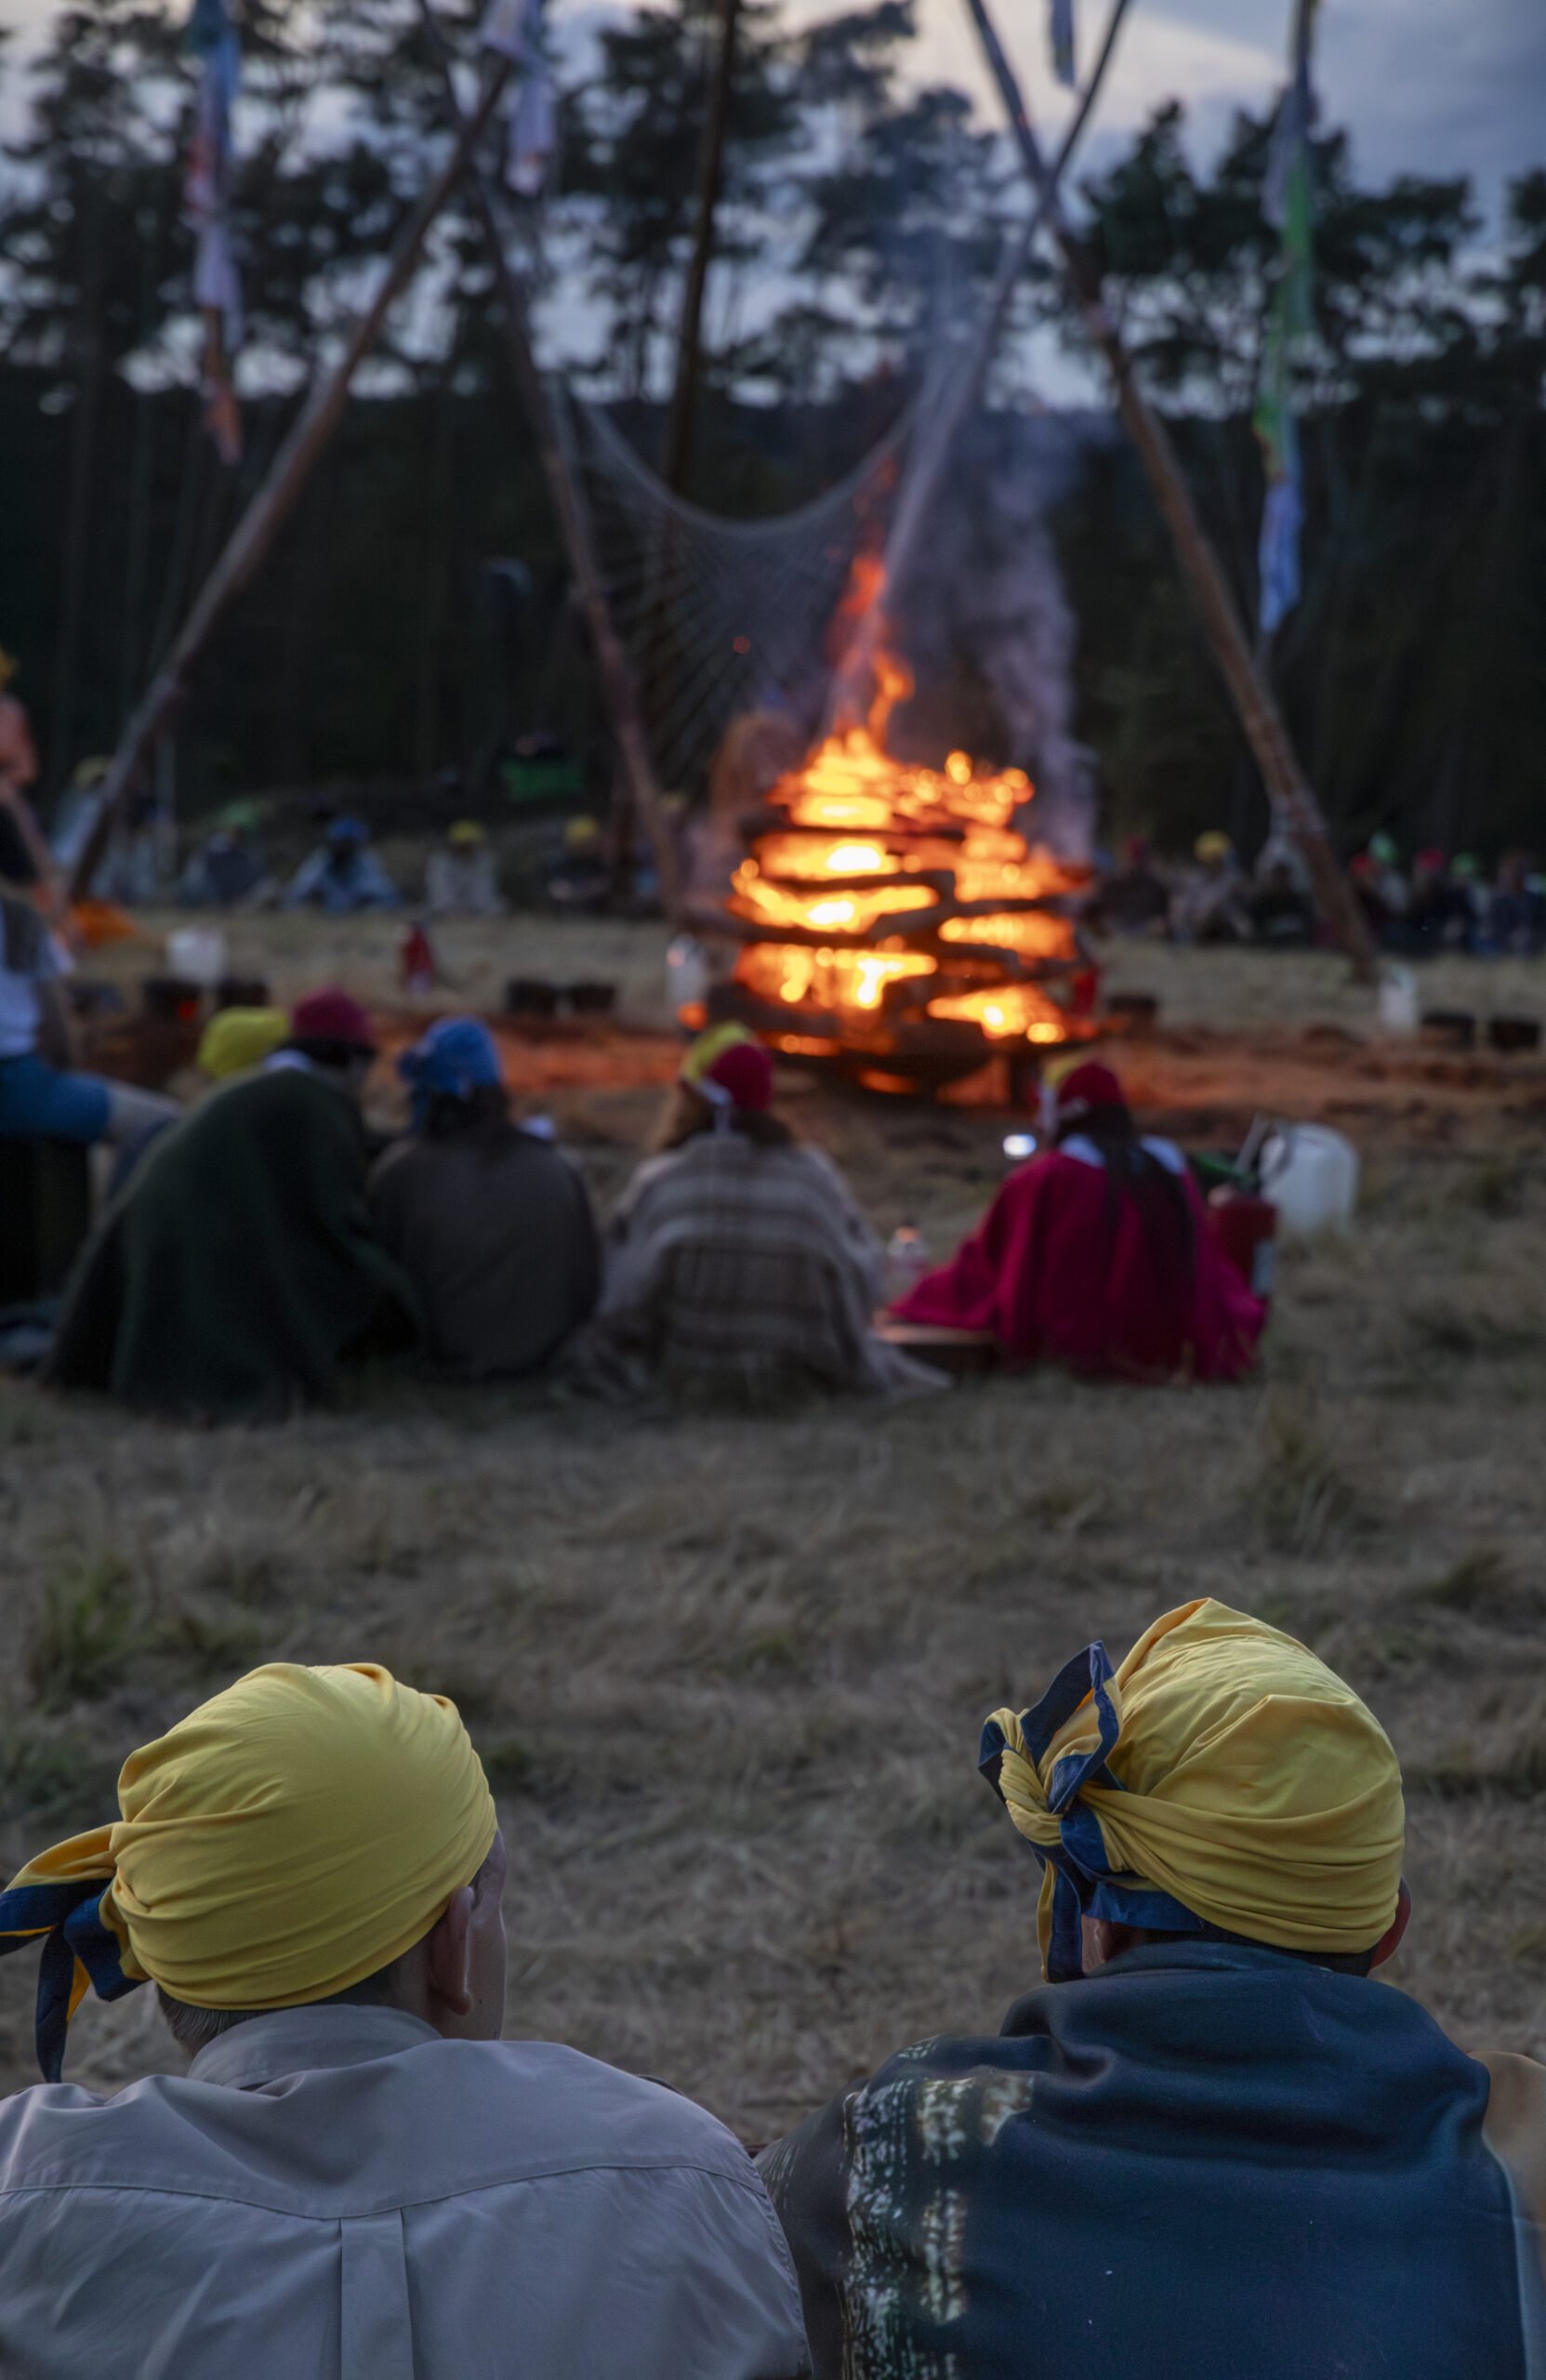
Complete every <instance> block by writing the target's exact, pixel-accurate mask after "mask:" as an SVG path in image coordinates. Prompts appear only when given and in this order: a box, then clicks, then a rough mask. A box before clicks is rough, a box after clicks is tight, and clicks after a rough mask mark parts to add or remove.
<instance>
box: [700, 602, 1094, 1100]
mask: <svg viewBox="0 0 1546 2380" xmlns="http://www.w3.org/2000/svg"><path fill="white" fill-rule="evenodd" d="M874 594H875V590H874V589H868V590H866V596H865V600H867V601H873V600H874ZM875 674H876V680H877V682H878V684H879V699H878V701H877V703H876V705H875V707H874V709H873V710H872V712H871V714H870V721H869V724H868V726H867V727H849V728H847V729H846V730H844V731H842V732H840V733H839V734H835V735H831V736H828V738H827V739H826V742H825V743H824V744H822V745H820V746H819V747H817V749H816V750H815V751H814V752H813V753H812V755H811V756H810V758H809V759H808V760H806V761H805V763H804V765H803V766H802V767H801V768H799V769H797V770H794V771H792V772H791V773H790V774H789V775H787V776H786V777H784V778H783V779H781V781H780V782H779V783H778V784H777V785H776V786H775V787H773V792H772V793H771V794H770V795H769V797H768V809H769V810H770V812H772V813H774V816H773V818H772V819H770V821H769V823H768V826H767V829H766V831H765V832H763V833H761V834H760V835H759V836H758V837H757V838H756V840H755V841H754V842H753V845H752V850H751V853H750V856H749V857H748V858H747V859H746V860H745V861H744V862H743V863H742V865H741V866H740V867H738V868H737V869H736V871H735V875H734V879H733V889H732V893H731V897H730V901H729V904H728V906H729V909H730V913H731V915H732V916H733V917H734V918H735V919H738V920H739V921H740V928H741V932H743V934H744V935H745V937H746V943H745V947H744V948H743V950H742V952H741V956H740V959H739V960H738V961H737V963H736V968H735V977H734V985H733V998H734V1001H735V1003H736V1005H735V1012H736V1013H738V1014H740V1015H742V1016H744V1017H745V1018H746V1019H747V1021H748V1022H749V1023H751V1024H752V1025H755V1026H756V1028H757V1029H758V1031H759V1032H760V1033H761V1034H762V1036H763V1037H764V1038H765V1039H767V1040H768V1041H769V1042H770V1043H772V1045H773V1047H774V1048H776V1049H780V1050H784V1051H788V1052H790V1053H791V1054H799V1055H802V1056H813V1057H814V1056H832V1057H843V1058H846V1059H847V1060H849V1061H851V1062H853V1063H857V1062H859V1061H861V1060H865V1061H879V1068H877V1067H876V1066H875V1065H873V1064H872V1065H871V1066H870V1067H869V1069H868V1070H867V1071H865V1069H864V1068H863V1067H862V1066H861V1069H860V1071H861V1077H862V1079H864V1080H865V1081H880V1080H881V1079H882V1078H884V1080H885V1082H886V1083H887V1084H888V1085H891V1086H892V1087H905V1086H906V1085H909V1084H910V1083H912V1082H916V1081H930V1080H932V1081H936V1082H937V1081H943V1080H947V1079H948V1078H949V1077H950V1076H951V1075H952V1074H965V1073H969V1072H971V1070H972V1068H973V1067H975V1066H977V1065H980V1064H983V1063H984V1060H985V1059H987V1058H988V1057H990V1056H992V1055H993V1054H994V1053H995V1052H996V1051H1008V1052H1009V1053H1010V1054H1011V1056H1013V1055H1014V1053H1015V1052H1016V1051H1020V1052H1023V1053H1026V1054H1029V1053H1030V1052H1032V1051H1036V1050H1038V1049H1041V1048H1045V1047H1046V1046H1047V1045H1049V1044H1052V1043H1056V1042H1060V1041H1066V1040H1072V1039H1078V1038H1085V1037H1086V1036H1088V1035H1089V1034H1090V1032H1091V1031H1092V1030H1093V1029H1094V1028H1093V1027H1092V1025H1090V1022H1089V1020H1088V1017H1087V1016H1085V1015H1084V1014H1082V1013H1081V1012H1080V1000H1079V996H1080V993H1081V991H1083V992H1085V993H1088V991H1089V990H1090V987H1091V985H1092V978H1091V977H1090V972H1089V969H1088V965H1087V963H1086V961H1085V960H1084V959H1083V958H1082V957H1081V954H1080V951H1079V947H1078V944H1077V938H1076V934H1075V928H1074V918H1073V905H1072V903H1071V901H1070V898H1069V896H1070V895H1072V894H1074V893H1077V892H1078V891H1080V890H1081V889H1082V885H1083V881H1084V879H1083V875H1082V872H1081V871H1079V870H1077V869H1075V868H1072V867H1069V866H1066V865H1064V863H1063V862H1062V861H1060V860H1058V859H1056V858H1054V857H1053V856H1052V855H1051V853H1048V852H1045V851H1041V850H1038V849H1036V848H1035V847H1033V846H1032V845H1031V844H1030V843H1029V842H1028V841H1027V840H1026V838H1025V837H1024V834H1022V833H1021V832H1020V830H1019V828H1018V826H1017V825H1016V823H1015V820H1016V813H1018V812H1020V811H1021V810H1022V809H1023V808H1024V804H1025V803H1026V802H1028V801H1029V800H1031V797H1032V787H1031V785H1030V783H1029V781H1028V779H1027V778H1026V776H1025V774H1024V771H1023V770H1020V769H1002V770H996V771H989V770H986V769H979V768H978V767H977V765H976V764H975V763H974V762H973V760H972V759H971V755H970V753H967V752H951V753H949V754H948V755H947V756H946V758H945V765H944V767H943V768H940V769H931V768H924V767H921V766H919V765H918V764H916V763H913V762H910V761H905V760H893V759H892V757H891V755H890V754H889V753H888V752H887V750H886V748H885V734H884V730H885V720H886V715H887V713H888V712H889V711H890V709H891V707H892V704H893V703H895V702H896V701H897V700H899V699H900V698H901V697H902V696H904V695H905V694H907V693H908V692H910V690H911V682H910V680H909V679H908V677H907V675H906V672H905V669H904V668H902V666H901V665H900V664H899V663H897V662H896V661H895V660H894V659H893V658H892V656H890V655H885V654H881V655H879V656H878V658H877V661H876V665H875Z"/></svg>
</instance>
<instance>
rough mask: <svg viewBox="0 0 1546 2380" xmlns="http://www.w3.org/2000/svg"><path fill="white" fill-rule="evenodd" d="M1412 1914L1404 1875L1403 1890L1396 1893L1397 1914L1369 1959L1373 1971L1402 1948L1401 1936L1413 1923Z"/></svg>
mask: <svg viewBox="0 0 1546 2380" xmlns="http://www.w3.org/2000/svg"><path fill="white" fill-rule="evenodd" d="M1411 1915H1412V1896H1411V1894H1410V1892H1409V1891H1408V1889H1407V1879H1406V1877H1405V1876H1403V1877H1402V1879H1401V1890H1400V1892H1399V1893H1398V1894H1397V1895H1396V1901H1395V1915H1394V1917H1393V1918H1392V1919H1391V1922H1390V1924H1388V1925H1387V1926H1386V1928H1385V1930H1384V1932H1383V1933H1382V1934H1381V1937H1380V1939H1379V1940H1378V1942H1376V1944H1375V1946H1374V1955H1373V1957H1372V1958H1371V1959H1370V1961H1369V1967H1370V1971H1371V1972H1372V1970H1373V1969H1374V1968H1375V1967H1382V1966H1383V1965H1384V1964H1385V1961H1386V1960H1387V1959H1392V1958H1394V1956H1395V1953H1396V1952H1397V1950H1399V1949H1400V1948H1401V1937H1402V1936H1403V1934H1405V1932H1406V1931H1407V1926H1408V1924H1410V1923H1411Z"/></svg>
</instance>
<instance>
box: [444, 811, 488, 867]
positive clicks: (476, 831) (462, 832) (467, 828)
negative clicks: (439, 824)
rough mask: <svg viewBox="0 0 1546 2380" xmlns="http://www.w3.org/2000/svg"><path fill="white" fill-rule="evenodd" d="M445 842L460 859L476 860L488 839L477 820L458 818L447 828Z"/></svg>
mask: <svg viewBox="0 0 1546 2380" xmlns="http://www.w3.org/2000/svg"><path fill="white" fill-rule="evenodd" d="M445 840H446V842H447V844H448V845H449V846H450V848H451V850H452V851H454V852H455V853H456V857H457V858H458V859H475V858H476V857H477V855H478V853H480V852H481V851H482V848H483V845H484V844H485V843H486V842H487V840H488V837H487V835H486V834H485V833H484V831H483V829H482V826H480V825H479V824H478V821H477V819H476V818H457V819H455V820H454V821H453V823H452V824H451V825H450V826H447V828H446V830H445Z"/></svg>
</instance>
